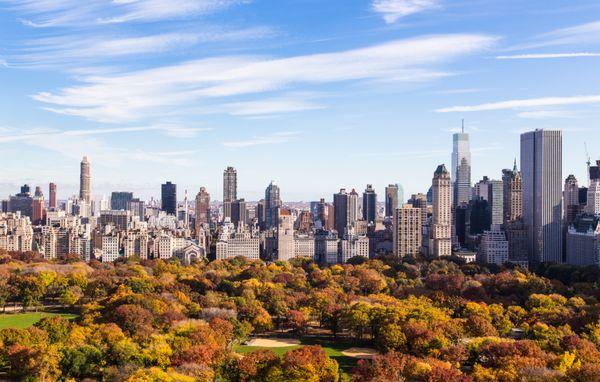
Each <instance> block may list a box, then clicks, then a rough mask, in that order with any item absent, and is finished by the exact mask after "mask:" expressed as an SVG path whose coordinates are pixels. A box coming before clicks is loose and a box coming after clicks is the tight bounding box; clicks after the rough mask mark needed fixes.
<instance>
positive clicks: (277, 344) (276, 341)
mask: <svg viewBox="0 0 600 382" xmlns="http://www.w3.org/2000/svg"><path fill="white" fill-rule="evenodd" d="M247 345H248V346H258V347H263V348H283V347H288V346H296V345H300V341H298V340H296V339H292V338H255V339H253V340H250V341H248V344H247Z"/></svg>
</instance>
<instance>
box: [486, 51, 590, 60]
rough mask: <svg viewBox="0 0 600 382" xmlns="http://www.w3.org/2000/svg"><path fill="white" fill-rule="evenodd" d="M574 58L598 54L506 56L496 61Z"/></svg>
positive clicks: (499, 57)
mask: <svg viewBox="0 0 600 382" xmlns="http://www.w3.org/2000/svg"><path fill="white" fill-rule="evenodd" d="M575 57H600V53H590V52H578V53H528V54H513V55H508V56H496V59H498V60H531V59H545V58H575Z"/></svg>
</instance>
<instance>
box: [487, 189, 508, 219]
mask: <svg viewBox="0 0 600 382" xmlns="http://www.w3.org/2000/svg"><path fill="white" fill-rule="evenodd" d="M488 195H489V196H488V201H489V204H490V214H491V218H490V221H491V224H492V226H494V225H502V223H504V184H503V183H502V181H501V180H492V181H490V185H489V188H488Z"/></svg>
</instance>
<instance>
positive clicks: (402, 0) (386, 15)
mask: <svg viewBox="0 0 600 382" xmlns="http://www.w3.org/2000/svg"><path fill="white" fill-rule="evenodd" d="M372 8H373V11H375V12H377V13H380V14H381V15H383V19H384V20H385V22H386V23H388V24H392V23H395V22H396V21H398V20H399V19H401V18H402V17H406V16H409V15H412V14H415V13H420V12H424V11H429V10H432V9H438V8H441V3H440V1H439V0H373V3H372Z"/></svg>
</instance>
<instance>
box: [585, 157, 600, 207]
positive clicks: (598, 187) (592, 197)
mask: <svg viewBox="0 0 600 382" xmlns="http://www.w3.org/2000/svg"><path fill="white" fill-rule="evenodd" d="M589 178H590V183H589V187H588V190H587V200H586V206H585V213H586V214H590V215H593V214H600V160H599V161H596V166H590V169H589Z"/></svg>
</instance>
